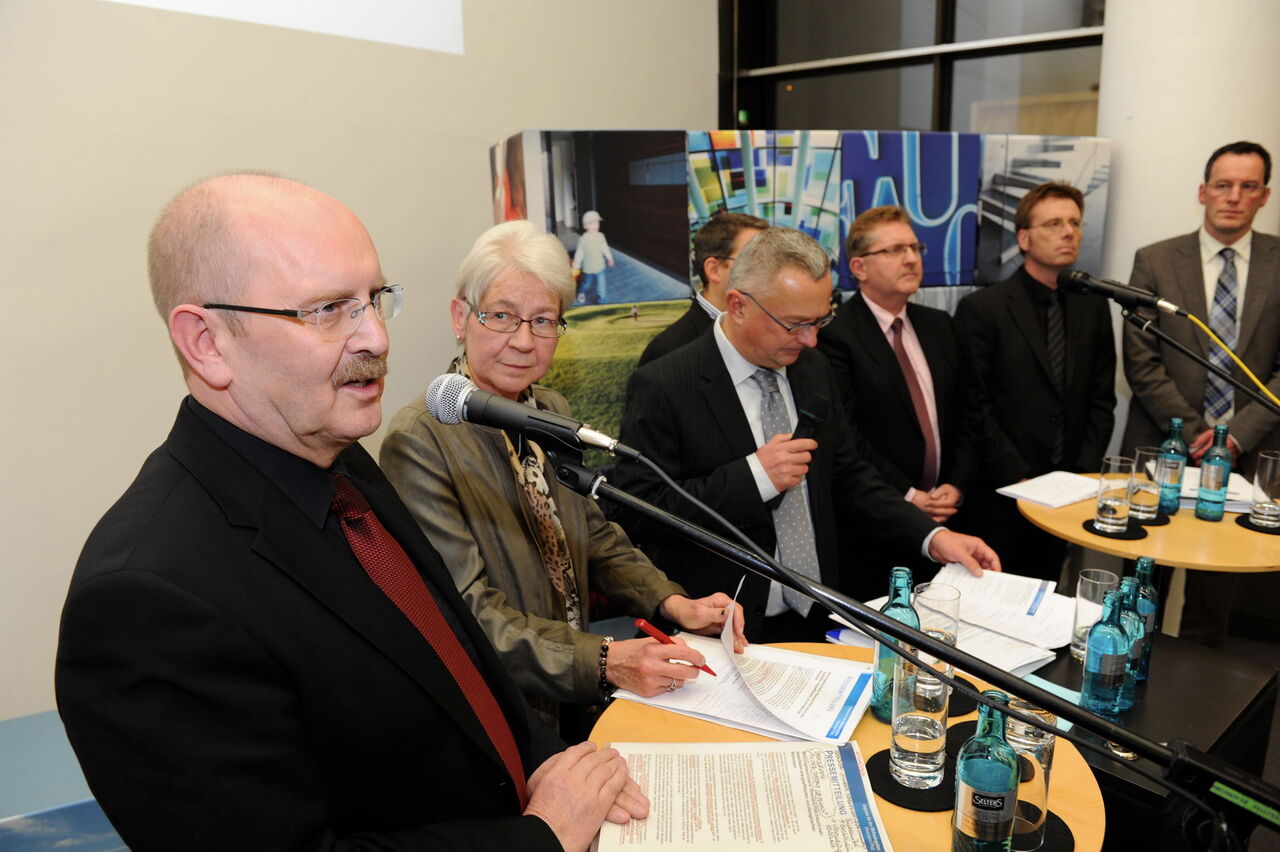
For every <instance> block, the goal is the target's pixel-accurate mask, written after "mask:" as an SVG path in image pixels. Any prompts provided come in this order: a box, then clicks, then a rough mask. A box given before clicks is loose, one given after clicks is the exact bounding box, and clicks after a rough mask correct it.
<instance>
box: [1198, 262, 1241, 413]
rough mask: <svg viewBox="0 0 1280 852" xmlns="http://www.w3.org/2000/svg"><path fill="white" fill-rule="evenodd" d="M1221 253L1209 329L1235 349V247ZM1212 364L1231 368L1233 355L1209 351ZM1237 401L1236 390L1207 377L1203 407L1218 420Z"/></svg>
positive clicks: (1214, 377) (1218, 380) (1215, 350)
mask: <svg viewBox="0 0 1280 852" xmlns="http://www.w3.org/2000/svg"><path fill="white" fill-rule="evenodd" d="M1221 254H1222V274H1220V275H1219V276H1218V286H1217V287H1215V288H1214V290H1213V306H1212V307H1211V308H1209V328H1211V329H1213V333H1214V334H1216V335H1218V337H1220V338H1222V342H1223V343H1225V344H1227V346H1230V347H1231V348H1232V349H1235V347H1236V328H1237V323H1236V263H1235V256H1236V253H1235V250H1234V249H1229V248H1224V249H1223V250H1222V251H1221ZM1209 363H1211V364H1213V365H1214V366H1216V367H1222V368H1223V369H1226V370H1230V369H1231V356H1230V355H1228V354H1227V353H1226V352H1224V351H1223V350H1222V348H1221V347H1219V346H1214V347H1213V348H1212V349H1211V350H1210V352H1209ZM1234 402H1235V389H1234V388H1232V387H1231V385H1230V384H1229V383H1228V382H1227V380H1226V379H1221V378H1218V377H1217V376H1215V375H1214V374H1213V373H1208V374H1207V375H1206V376H1205V379H1204V410H1205V412H1207V413H1208V415H1209V416H1210V417H1212V418H1213V419H1214V420H1215V421H1216V420H1221V419H1222V418H1223V417H1225V416H1226V415H1227V412H1229V411H1230V410H1231V406H1232V404H1233V403H1234Z"/></svg>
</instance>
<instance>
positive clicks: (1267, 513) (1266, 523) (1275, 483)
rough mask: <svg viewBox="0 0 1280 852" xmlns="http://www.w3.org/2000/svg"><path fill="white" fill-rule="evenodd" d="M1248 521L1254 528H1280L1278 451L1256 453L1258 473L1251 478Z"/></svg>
mask: <svg viewBox="0 0 1280 852" xmlns="http://www.w3.org/2000/svg"><path fill="white" fill-rule="evenodd" d="M1249 520H1250V521H1252V522H1253V523H1254V525H1255V526H1259V527H1266V528H1268V529H1275V528H1276V527H1280V451H1276V450H1266V451H1265V452H1261V453H1258V472H1257V473H1255V474H1254V476H1253V507H1252V508H1251V509H1250V510H1249Z"/></svg>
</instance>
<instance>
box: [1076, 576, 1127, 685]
mask: <svg viewBox="0 0 1280 852" xmlns="http://www.w3.org/2000/svg"><path fill="white" fill-rule="evenodd" d="M1119 587H1120V578H1119V577H1117V576H1116V575H1115V574H1113V573H1112V572H1110V571H1104V570H1103V569H1101V568H1086V569H1085V570H1084V571H1081V572H1080V579H1079V580H1078V581H1077V583H1076V618H1075V623H1074V625H1073V626H1072V629H1071V658H1072V659H1073V660H1078V661H1080V662H1083V661H1084V646H1085V644H1086V642H1087V640H1088V638H1089V628H1091V627H1093V625H1094V624H1096V623H1097V622H1098V619H1099V618H1102V602H1103V600H1105V599H1106V596H1107V592H1109V591H1111V590H1112V589H1118V588H1119Z"/></svg>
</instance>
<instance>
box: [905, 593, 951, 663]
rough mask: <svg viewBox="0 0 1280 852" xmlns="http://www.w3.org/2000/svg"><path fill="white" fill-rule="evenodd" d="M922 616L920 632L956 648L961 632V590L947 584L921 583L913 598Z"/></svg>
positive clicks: (913, 604)
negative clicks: (957, 635) (957, 636)
mask: <svg viewBox="0 0 1280 852" xmlns="http://www.w3.org/2000/svg"><path fill="white" fill-rule="evenodd" d="M911 605H912V606H913V607H915V610H916V614H917V615H919V616H920V630H921V631H922V632H924V633H927V634H929V635H930V636H932V637H933V638H934V639H937V640H938V641H939V642H941V643H942V644H944V645H950V646H951V647H953V648H954V647H955V644H956V634H957V633H958V632H959V630H960V590H959V589H957V588H956V587H955V586H949V585H947V584H946V583H920V584H919V585H918V586H916V588H915V591H914V592H913V594H912V597H911Z"/></svg>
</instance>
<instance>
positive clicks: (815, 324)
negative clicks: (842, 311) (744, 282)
mask: <svg viewBox="0 0 1280 852" xmlns="http://www.w3.org/2000/svg"><path fill="white" fill-rule="evenodd" d="M738 292H739V293H741V294H742V295H744V296H746V297H747V298H748V299H750V300H751V301H752V302H755V305H756V307H757V308H759V309H760V310H762V311H764V315H765V316H767V317H768V318H769V319H771V320H773V321H774V322H776V323H777V324H778V325H780V326H782V328H783V329H785V330H786V332H787V334H794V335H798V334H804V333H805V332H806V331H808V330H809V329H811V328H812V329H813V330H814V331H817V330H818V329H820V328H826V327H827V326H828V325H830V324H831V321H832V320H833V319H835V318H836V309H835V308H832V309H831V312H830V313H829V314H827V315H826V316H823V317H818V318H817V319H816V320H810V321H809V322H798V323H796V324H795V325H787V324H786V323H785V322H783V321H782V320H780V319H778V318H777V317H775V316H774V315H773V314H772V313H770V312H769V309H768V308H766V307H765V306H764V305H762V304H760V301H759V300H758V299H757V298H756V297H755V296H753V295H751V294H750V293H748V292H747V291H746V290H739V291H738Z"/></svg>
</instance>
